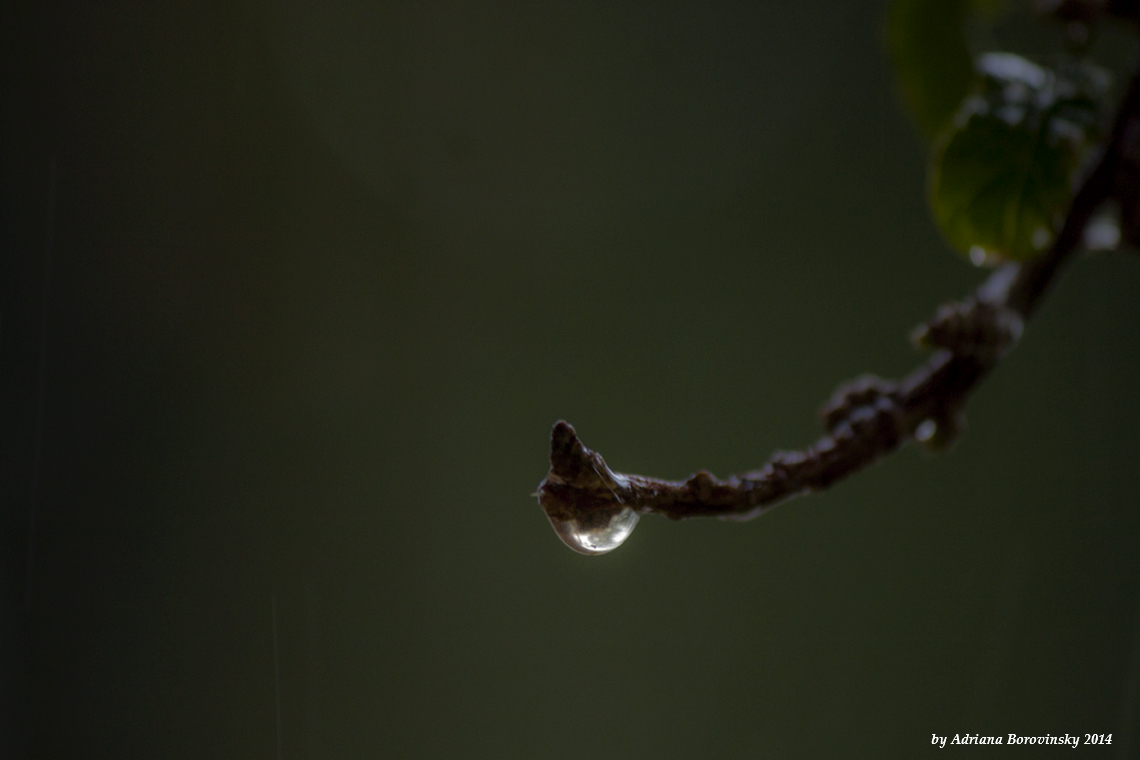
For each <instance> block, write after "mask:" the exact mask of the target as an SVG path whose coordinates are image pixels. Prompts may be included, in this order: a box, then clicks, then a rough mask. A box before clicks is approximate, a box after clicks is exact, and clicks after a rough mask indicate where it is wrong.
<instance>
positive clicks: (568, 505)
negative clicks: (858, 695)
mask: <svg viewBox="0 0 1140 760" xmlns="http://www.w3.org/2000/svg"><path fill="white" fill-rule="evenodd" d="M1138 153H1140V74H1137V75H1134V76H1133V77H1132V79H1131V81H1130V82H1129V85H1128V89H1127V91H1126V92H1125V95H1124V98H1123V99H1122V101H1121V104H1120V107H1119V109H1118V111H1117V114H1116V118H1115V119H1114V123H1113V127H1112V131H1111V133H1110V137H1109V140H1108V143H1107V145H1106V146H1105V148H1104V151H1103V153H1102V154H1101V157H1100V159H1099V161H1097V163H1096V165H1095V166H1094V168H1093V170H1092V171H1091V172H1090V173H1089V174H1088V176H1087V177H1086V178H1085V180H1084V181H1083V182H1082V183H1081V185H1080V188H1079V189H1078V190H1077V193H1076V194H1075V195H1074V197H1073V200H1072V203H1071V204H1070V206H1069V211H1068V214H1067V215H1066V217H1065V220H1064V223H1063V224H1062V226H1061V230H1060V232H1059V233H1058V234H1057V237H1056V239H1055V240H1054V241H1053V244H1052V245H1051V246H1050V248H1049V249H1048V250H1047V251H1045V252H1044V253H1043V254H1042V255H1040V256H1038V257H1036V258H1035V259H1033V260H1032V261H1030V262H1027V263H1025V264H1020V265H1019V264H1006V265H1005V266H1003V267H1001V268H999V269H998V270H996V271H995V272H994V273H993V274H992V275H991V276H990V277H989V278H988V279H987V280H986V281H985V282H983V283H982V284H981V286H979V287H978V289H977V290H976V291H975V292H974V294H973V295H972V296H970V297H969V298H967V299H966V300H965V301H963V302H960V303H956V304H949V305H946V306H943V307H941V308H940V309H939V310H938V311H937V312H936V313H935V315H934V317H933V318H932V319H931V320H930V322H928V323H927V324H925V325H923V326H921V327H920V328H919V329H918V330H917V331H916V334H915V336H914V337H915V339H916V342H918V343H919V344H921V345H924V346H927V347H931V348H934V349H935V351H934V353H933V354H932V355H931V356H930V358H929V359H928V360H927V361H926V362H925V363H924V364H922V365H921V366H919V367H918V368H917V369H916V370H915V371H914V372H912V373H911V374H909V375H907V376H906V377H904V378H903V379H902V380H899V381H888V380H881V379H879V378H876V377H870V376H868V377H863V378H859V379H857V380H855V381H852V382H850V383H847V384H845V385H843V386H841V387H840V388H839V390H837V391H836V393H835V395H834V396H833V397H832V399H831V400H830V401H829V402H828V403H827V404H826V405H825V406H824V408H823V410H822V412H821V416H822V419H823V423H824V427H825V428H826V430H827V433H826V434H825V435H824V436H823V437H822V438H820V439H819V440H818V441H816V442H815V443H814V444H812V445H811V446H809V447H808V448H806V449H804V450H803V451H791V452H783V451H781V452H777V453H775V454H774V455H773V456H772V458H771V459H769V460H768V462H767V463H766V464H765V465H764V466H763V467H761V468H760V469H759V470H755V471H753V472H749V473H745V474H742V475H734V476H731V477H729V478H727V479H725V480H718V479H717V478H715V477H713V476H712V475H710V474H709V473H708V472H705V471H701V472H698V473H696V474H695V475H693V476H692V477H690V478H689V479H688V480H686V481H684V482H674V481H666V480H658V479H656V478H647V477H642V476H640V475H625V474H619V473H614V472H613V471H611V470H610V469H609V468H608V467H607V466H606V463H605V461H604V460H603V459H602V457H601V455H600V454H598V453H596V452H593V451H590V450H589V449H587V448H586V447H585V446H583V445H582V442H581V441H580V440H579V439H578V436H577V434H576V433H575V431H574V428H573V427H572V426H571V425H570V424H569V423H568V422H565V421H559V422H557V423H556V424H555V425H554V430H553V431H552V433H551V452H550V472H549V473H548V474H547V476H546V478H544V479H543V481H542V482H541V483H540V484H539V488H538V500H539V503H540V504H541V505H542V507H543V509H544V510H546V513H547V515H549V516H550V518H551V520H552V521H555V522H558V521H568V520H573V521H576V523H577V524H578V525H581V526H584V527H586V528H588V527H589V526H590V524H591V523H597V524H599V525H601V524H604V523H606V522H608V521H609V520H610V519H611V518H612V516H613V515H614V514H615V513H616V512H617V511H619V510H621V509H624V508H632V509H634V510H636V511H638V512H642V513H644V512H657V513H659V514H663V515H665V516H666V517H670V518H673V519H682V518H686V517H698V516H715V517H726V518H731V519H749V518H752V517H755V516H756V515H758V514H760V513H761V512H763V511H765V510H766V509H768V508H769V507H772V506H774V505H775V504H776V503H778V502H780V501H783V500H785V499H788V498H791V497H793V496H798V495H800V494H804V493H809V492H813V491H822V490H824V489H826V488H827V487H829V486H830V485H832V484H833V483H835V482H836V481H839V480H842V479H843V478H845V477H847V476H848V475H851V474H852V473H854V472H857V471H858V470H861V469H863V468H864V467H866V466H867V465H869V464H871V463H873V462H875V461H876V460H878V459H880V458H881V457H883V456H886V455H887V454H890V453H891V452H893V451H895V450H896V449H898V448H899V447H900V446H902V445H903V444H904V443H906V442H908V441H911V440H917V441H918V442H920V443H922V444H924V445H926V446H928V447H931V448H941V447H943V446H945V445H946V444H947V443H949V442H950V441H951V440H953V438H954V437H955V436H956V435H957V434H958V433H959V432H960V430H961V428H962V416H961V410H962V406H963V405H964V403H965V401H966V399H967V397H968V396H969V395H970V393H971V392H973V390H974V389H975V388H976V387H977V386H978V383H979V382H980V381H981V380H982V378H984V377H985V376H986V375H987V374H988V373H989V371H990V370H991V369H993V367H994V366H995V365H996V364H997V363H998V362H999V361H1000V360H1001V358H1002V357H1003V356H1004V355H1005V353H1006V352H1007V351H1008V350H1009V349H1010V348H1012V347H1013V345H1015V344H1016V342H1017V340H1018V338H1019V337H1020V335H1021V331H1022V324H1023V322H1024V320H1027V319H1028V318H1029V317H1030V316H1032V314H1033V312H1034V311H1035V310H1036V308H1037V306H1038V304H1039V302H1040V300H1041V298H1042V296H1044V294H1045V292H1046V291H1047V290H1048V288H1049V286H1050V284H1051V283H1052V282H1053V280H1054V278H1055V277H1056V276H1057V274H1058V273H1059V272H1060V270H1061V269H1062V267H1063V266H1064V265H1065V264H1066V263H1067V262H1068V261H1069V259H1070V258H1071V257H1072V255H1073V253H1074V252H1075V251H1076V250H1077V249H1078V247H1079V246H1080V243H1081V240H1082V237H1083V234H1084V229H1085V226H1086V224H1088V221H1089V219H1090V218H1091V217H1092V215H1093V214H1094V213H1095V212H1096V211H1097V210H1098V209H1099V208H1100V206H1101V205H1102V204H1103V203H1104V201H1105V200H1107V199H1108V198H1109V197H1110V196H1112V195H1113V194H1114V193H1116V192H1117V188H1116V185H1117V177H1118V172H1119V169H1120V167H1121V165H1122V164H1125V163H1130V162H1134V161H1136V160H1137V159H1136V155H1137V154H1138Z"/></svg>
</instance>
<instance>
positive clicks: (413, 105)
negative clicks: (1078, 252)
mask: <svg viewBox="0 0 1140 760" xmlns="http://www.w3.org/2000/svg"><path fill="white" fill-rule="evenodd" d="M2 12H3V18H2V19H0V22H2V23H0V38H2V40H3V43H2V45H3V62H2V63H3V71H4V73H3V81H2V84H0V86H2V87H3V94H2V97H3V106H4V121H3V133H2V135H0V138H2V142H0V162H2V164H0V172H2V178H3V183H2V184H3V193H4V195H3V202H2V206H0V213H2V218H0V223H2V224H0V235H2V239H0V244H2V252H0V256H2V259H0V262H2V271H0V295H2V299H3V300H2V301H0V388H2V393H3V395H2V402H3V405H2V412H3V418H2V419H0V424H2V435H3V452H2V453H3V460H2V461H3V469H2V473H0V474H2V476H3V481H2V484H0V485H2V489H3V490H2V493H0V495H2V498H3V502H2V507H3V515H4V544H3V555H2V556H3V562H4V566H3V578H4V582H5V586H4V589H5V595H4V597H3V602H4V603H3V608H2V614H3V616H4V617H3V627H2V629H0V630H2V635H3V637H4V638H3V640H2V641H0V644H2V645H3V652H4V657H3V660H2V662H0V666H2V668H3V673H2V674H0V675H2V677H3V680H2V683H3V697H4V700H5V704H4V711H3V714H4V715H5V716H6V721H7V722H6V724H5V725H4V726H2V727H0V728H3V732H2V736H3V737H4V738H3V742H4V746H0V754H2V755H3V756H4V757H17V758H19V757H32V756H34V757H45V758H47V757H50V758H79V757H83V758H96V757H107V758H124V757H130V758H134V757H138V758H167V757H170V758H173V757H184V758H206V757H218V758H221V757H240V758H276V757H282V758H330V759H331V758H375V757H401V758H403V757H408V758H415V757H464V758H467V757H487V758H508V757H520V758H522V757H526V758H580V757H592V758H631V757H643V758H704V757H717V758H737V757H739V758H756V757H803V758H814V757H855V756H863V757H900V758H902V757H915V756H918V755H919V753H925V752H927V751H931V752H933V751H935V750H934V749H933V748H931V746H930V737H931V734H932V733H938V734H940V735H950V736H953V734H954V733H962V732H971V733H979V732H980V733H982V734H999V733H1000V734H1003V735H1004V734H1006V733H1009V732H1016V733H1022V734H1034V733H1044V732H1049V733H1053V734H1064V733H1066V732H1068V733H1070V734H1074V733H1081V734H1083V733H1086V732H1096V733H1110V732H1111V733H1113V734H1114V744H1113V746H1112V747H1109V748H1105V749H1104V750H1101V751H1098V750H1097V749H1096V748H1087V749H1086V748H1083V747H1082V748H1081V750H1082V752H1088V751H1092V752H1095V753H1097V754H1098V755H1101V756H1113V757H1128V756H1135V755H1136V753H1138V752H1140V734H1138V732H1140V726H1138V723H1137V720H1138V718H1140V618H1138V610H1140V556H1138V555H1137V552H1136V546H1137V539H1138V537H1140V517H1138V513H1137V507H1138V506H1140V503H1138V501H1140V467H1138V466H1137V462H1138V456H1140V436H1138V432H1137V431H1138V423H1140V393H1137V380H1136V379H1137V375H1138V372H1140V349H1138V341H1137V338H1136V326H1137V325H1138V324H1140V297H1138V294H1140V259H1137V258H1136V256H1135V255H1133V254H1124V253H1121V254H1110V255H1103V256H1100V257H1098V258H1088V259H1082V260H1080V261H1078V262H1076V263H1075V264H1074V266H1073V267H1072V268H1071V269H1070V271H1069V272H1068V273H1067V274H1066V276H1065V278H1064V279H1063V280H1062V281H1061V282H1060V283H1059V284H1058V286H1057V287H1056V289H1055V290H1054V292H1053V293H1052V294H1051V296H1050V298H1049V299H1048V300H1047V302H1046V303H1045V305H1044V307H1043V308H1042V310H1041V312H1040V314H1039V316H1038V318H1037V319H1035V321H1034V322H1033V323H1032V324H1031V325H1030V327H1029V329H1028V330H1027V332H1026V334H1025V337H1024V340H1023V342H1022V344H1021V346H1020V347H1019V348H1018V350H1017V351H1016V352H1014V353H1013V354H1012V355H1011V356H1010V357H1008V360H1007V361H1006V362H1005V363H1004V364H1003V365H1002V366H1001V367H1000V368H999V369H998V371H997V372H995V373H994V375H993V376H992V377H991V378H990V379H989V380H988V381H987V382H986V384H985V385H984V386H983V387H982V388H981V390H980V391H979V393H978V394H977V395H976V396H975V397H974V398H973V399H972V401H971V403H970V405H969V408H968V413H969V418H970V428H969V431H968V434H967V436H966V437H965V438H964V439H963V440H962V441H961V442H960V443H959V445H958V446H957V447H956V448H955V449H954V450H953V451H952V452H951V453H950V454H948V455H945V456H940V457H937V458H929V457H925V456H922V455H920V454H918V453H916V452H915V450H913V449H907V450H905V451H903V452H901V453H900V454H898V455H896V456H895V457H893V458H891V459H890V460H888V461H886V462H885V463H883V464H882V465H880V466H877V467H875V468H872V469H871V470H869V471H867V472H865V473H862V474H860V475H859V476H857V477H855V478H853V479H851V480H849V481H846V482H843V483H841V484H839V485H837V486H836V487H835V488H834V489H833V490H832V491H831V492H829V493H827V494H824V495H821V496H814V497H810V498H805V499H801V500H797V501H794V502H792V503H790V504H788V505H786V506H784V507H781V508H779V509H777V510H775V511H774V512H773V513H771V514H769V515H767V516H765V517H763V518H761V519H759V520H757V521H755V522H751V523H746V524H732V523H725V522H720V521H691V522H687V523H670V522H668V521H666V520H663V519H660V518H657V517H653V516H649V517H646V518H645V519H643V520H642V524H641V525H640V526H639V528H638V530H637V532H636V533H635V534H634V535H633V537H632V538H631V539H630V541H629V542H628V544H627V545H626V546H624V547H623V548H622V549H620V550H619V551H617V552H615V553H613V554H610V555H607V556H604V557H597V558H589V557H582V556H579V555H576V554H573V553H572V552H570V551H569V550H567V549H566V548H565V547H563V546H562V545H561V544H560V543H559V542H558V540H557V539H556V537H555V536H554V534H553V532H552V531H551V530H550V527H549V525H548V524H547V522H546V519H545V517H544V516H543V515H542V513H541V511H540V510H539V509H538V507H537V506H536V503H535V501H534V499H532V498H530V497H529V496H528V494H529V493H531V492H532V491H533V490H534V488H535V485H536V484H537V482H538V481H539V479H540V478H541V477H542V476H543V475H544V474H545V472H546V468H547V461H546V455H547V445H548V434H549V429H550V425H551V424H552V423H553V422H554V421H555V420H556V419H558V418H560V417H565V418H566V419H568V420H570V421H571V422H573V423H574V424H575V425H576V426H577V428H578V431H579V433H580V434H581V435H582V437H583V439H584V440H585V442H586V444H587V445H589V446H591V447H595V448H597V449H599V450H600V451H601V452H603V453H604V454H605V455H606V457H607V460H608V461H609V463H610V464H611V465H612V466H613V467H615V468H616V469H619V470H624V471H630V472H643V473H646V474H653V475H658V476H662V477H671V478H683V477H686V476H687V475H688V474H690V473H691V472H692V471H694V470H695V469H698V468H702V467H703V468H708V469H710V470H712V471H713V472H715V473H717V474H719V475H727V474H729V473H731V472H734V471H741V470H744V469H749V468H752V467H755V466H757V465H759V464H760V463H761V462H762V461H763V460H764V459H766V458H767V456H768V455H769V454H770V453H771V452H772V451H773V450H774V449H777V448H792V447H799V446H802V445H804V444H806V443H808V442H810V441H811V440H812V439H813V438H814V436H815V435H816V434H817V423H816V421H815V418H814V413H815V410H816V409H817V407H818V405H819V404H820V403H821V402H822V401H823V400H824V399H825V398H826V397H827V396H828V394H829V393H830V392H831V390H832V388H833V387H834V386H835V385H836V384H837V383H838V382H839V381H841V380H844V379H847V378H850V377H852V376H855V375H858V374H860V373H863V372H868V371H869V372H876V373H880V374H883V375H887V376H895V375H898V374H901V373H903V372H906V371H907V370H909V369H910V368H911V367H912V366H913V365H914V364H915V363H916V362H917V361H918V360H919V358H920V357H918V356H917V355H916V354H915V353H914V352H913V351H912V350H911V349H910V348H909V347H908V345H907V342H906V339H905V336H906V333H907V331H908V330H909V329H910V327H912V326H913V325H914V324H916V323H918V322H919V321H921V320H922V319H924V318H925V317H927V316H928V315H929V314H930V313H931V312H932V310H933V308H934V307H935V306H936V305H937V304H938V303H940V302H941V301H944V300H947V299H950V298H956V297H959V296H961V295H963V294H965V293H966V292H967V291H968V290H969V289H970V288H971V287H972V286H973V284H974V283H976V282H977V281H978V280H979V279H980V277H981V273H979V272H977V271H976V270H973V269H971V268H970V267H969V266H968V265H966V264H964V263H963V262H962V261H961V260H960V259H958V258H957V257H955V256H954V255H953V254H952V253H950V252H949V250H948V249H947V247H946V246H945V244H944V243H943V242H942V241H941V239H940V238H939V236H938V234H937V232H936V230H935V229H934V227H933V223H932V221H931V219H930V215H929V213H928V212H927V209H926V206H925V202H924V184H923V183H924V160H925V159H924V156H925V149H924V147H923V146H922V145H921V144H920V141H919V139H918V137H917V136H916V134H915V133H914V130H913V129H912V126H911V125H910V124H909V123H908V121H907V119H906V117H905V115H904V114H903V112H902V110H901V108H900V107H899V105H898V100H897V98H896V96H895V91H894V89H893V80H892V75H891V73H890V71H889V66H888V62H887V60H886V56H885V53H884V50H883V46H882V35H881V28H882V14H883V6H882V5H881V4H879V3H863V2H858V1H857V0H850V1H849V2H823V1H822V0H818V1H817V2H802V1H793V0H786V1H785V2H758V1H756V0H753V1H752V2H746V3H745V2H741V3H715V4H712V3H701V2H670V3H660V2H655V3H649V2H642V3H637V2H621V3H614V2H597V3H574V4H569V3H568V4H562V3H554V4H535V3H524V2H517V3H494V4H492V3H467V4H457V3H453V4H449V3H443V2H426V1H425V2H408V3H398V4H397V3H371V2H366V1H365V0H336V1H335V2H328V3H324V4H318V3H311V2H308V3H306V2H302V0H292V1H291V2H285V3H281V4H271V3H262V4H257V3H245V4H241V3H227V2H214V3H202V2H194V3H141V2H140V3H135V4H133V5H132V4H129V3H110V2H107V3H86V4H78V3H77V4H53V3H50V2H36V3H30V2H14V3H7V4H5V6H4V9H3V11H2ZM275 627H276V651H275V636H274V633H275ZM275 662H276V667H275ZM278 684H279V689H278ZM278 709H279V711H280V734H278ZM1129 742H1131V744H1129ZM950 749H951V748H949V747H948V748H947V750H950ZM1002 751H1003V752H1009V751H1010V750H1008V749H1003V750H1002ZM1045 751H1047V750H1044V749H1040V748H1038V749H1033V748H1029V749H1026V750H1024V751H1023V753H1026V754H1037V753H1042V752H1045ZM1048 751H1060V750H1048ZM979 754H992V753H985V752H981V753H979ZM1019 754H1020V753H1019Z"/></svg>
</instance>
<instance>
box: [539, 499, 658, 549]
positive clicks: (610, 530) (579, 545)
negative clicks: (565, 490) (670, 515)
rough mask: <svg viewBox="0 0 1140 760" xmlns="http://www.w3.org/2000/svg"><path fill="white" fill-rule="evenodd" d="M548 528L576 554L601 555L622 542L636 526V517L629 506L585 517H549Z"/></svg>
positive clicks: (635, 513)
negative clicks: (562, 518) (566, 518)
mask: <svg viewBox="0 0 1140 760" xmlns="http://www.w3.org/2000/svg"><path fill="white" fill-rule="evenodd" d="M547 517H548V518H549V519H550V525H551V526H552V527H553V528H554V532H555V533H557V534H558V537H559V538H561V539H562V543H564V544H566V545H567V546H569V547H570V548H571V549H573V550H574V551H576V552H578V553H579V554H605V553H606V552H611V551H613V550H614V549H616V548H618V547H619V546H621V545H622V544H623V543H625V540H626V539H627V538H629V534H630V533H633V529H634V528H635V527H637V520H638V518H639V517H640V515H638V514H637V512H635V511H633V510H632V509H630V508H629V507H625V506H618V507H616V508H615V509H613V510H611V511H606V512H602V511H595V512H593V513H591V514H589V515H588V516H584V515H579V516H577V517H573V518H571V519H569V520H560V519H557V518H555V517H553V516H551V515H549V514H548V515H547Z"/></svg>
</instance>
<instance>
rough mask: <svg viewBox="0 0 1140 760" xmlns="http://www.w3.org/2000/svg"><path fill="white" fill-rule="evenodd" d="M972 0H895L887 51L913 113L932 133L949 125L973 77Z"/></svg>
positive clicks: (889, 19) (924, 129)
mask: <svg viewBox="0 0 1140 760" xmlns="http://www.w3.org/2000/svg"><path fill="white" fill-rule="evenodd" d="M971 8H972V3H971V2H970V0H894V2H892V3H891V6H890V9H889V11H888V13H887V28H886V42H887V50H888V51H889V53H890V56H891V62H892V63H893V64H894V69H895V76H896V77H897V78H898V83H899V89H900V90H901V91H902V96H903V100H904V101H905V102H906V104H907V107H908V108H909V109H910V113H911V116H912V117H913V118H914V120H915V122H916V123H917V124H918V127H919V129H920V130H922V132H923V134H925V135H926V136H927V138H933V137H934V136H935V135H937V134H938V133H939V132H941V131H942V129H943V128H944V127H946V126H947V125H948V124H949V122H950V120H951V118H953V116H954V113H955V112H956V111H957V110H958V106H959V105H960V104H961V103H962V98H964V97H966V95H967V94H968V92H969V89H970V84H971V82H972V81H973V79H974V68H973V61H972V60H971V58H970V51H969V49H968V48H967V46H966V39H965V36H964V34H963V26H964V24H965V22H966V18H967V16H968V15H969V12H970V10H971Z"/></svg>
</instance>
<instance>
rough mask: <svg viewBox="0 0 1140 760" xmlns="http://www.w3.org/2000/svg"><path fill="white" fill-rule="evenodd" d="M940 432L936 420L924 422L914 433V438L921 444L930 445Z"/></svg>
mask: <svg viewBox="0 0 1140 760" xmlns="http://www.w3.org/2000/svg"><path fill="white" fill-rule="evenodd" d="M937 432H938V423H937V422H935V421H934V420H923V421H922V422H921V423H920V424H919V426H918V427H917V428H915V431H914V437H915V438H916V439H917V440H918V441H919V442H921V443H928V442H930V441H931V440H933V439H934V436H935V434H936V433H937Z"/></svg>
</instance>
